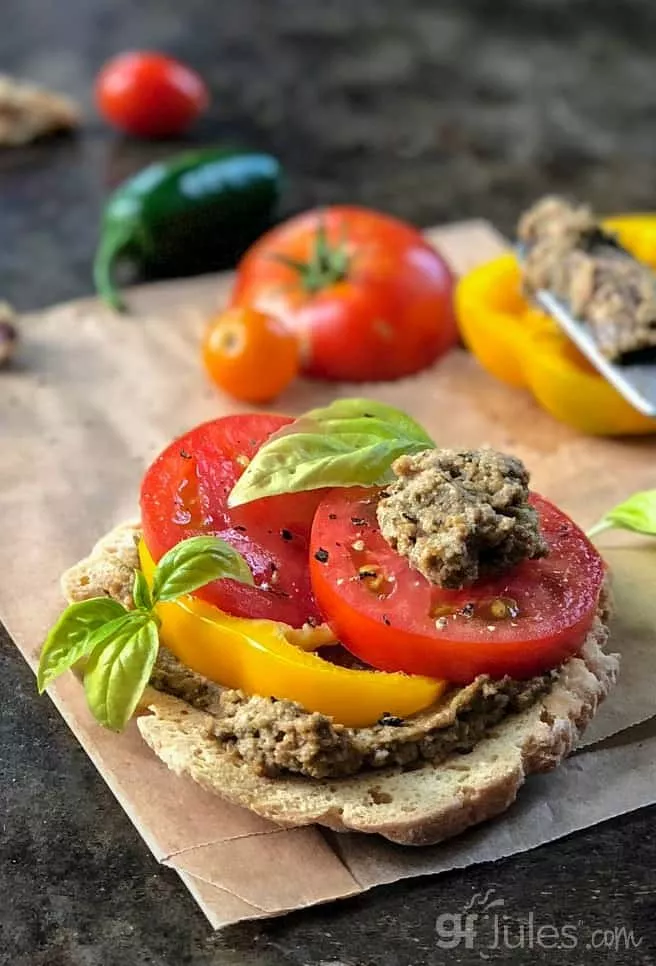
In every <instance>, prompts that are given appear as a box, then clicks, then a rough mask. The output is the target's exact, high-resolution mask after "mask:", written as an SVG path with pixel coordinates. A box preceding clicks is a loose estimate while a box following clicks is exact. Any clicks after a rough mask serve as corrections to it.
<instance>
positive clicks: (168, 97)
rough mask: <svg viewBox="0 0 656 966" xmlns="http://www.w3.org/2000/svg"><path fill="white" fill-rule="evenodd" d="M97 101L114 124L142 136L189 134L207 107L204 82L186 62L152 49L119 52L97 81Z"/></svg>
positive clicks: (106, 65) (207, 95)
mask: <svg viewBox="0 0 656 966" xmlns="http://www.w3.org/2000/svg"><path fill="white" fill-rule="evenodd" d="M96 102H97V105H98V109H99V110H100V113H101V114H102V115H103V116H104V117H105V118H106V120H108V121H109V122H110V123H111V124H114V125H115V126H116V127H117V128H119V129H120V130H122V131H125V132H127V133H128V134H133V135H135V136H137V137H170V136H173V135H176V134H181V133H182V132H183V131H186V130H187V128H188V127H189V126H190V125H191V123H192V122H193V121H195V120H196V118H197V117H198V116H199V115H200V114H201V113H202V112H203V111H204V110H205V109H206V107H207V105H208V103H209V94H208V91H207V87H206V86H205V83H204V81H203V80H202V78H201V77H200V76H199V75H198V74H197V73H196V71H194V70H192V69H191V68H190V67H187V66H186V65H185V64H182V63H180V62H179V61H177V60H174V59H173V58H172V57H166V56H165V55H164V54H157V53H150V52H148V51H134V52H130V53H126V54H119V56H118V57H114V58H112V60H110V61H108V62H107V63H106V64H105V66H104V67H103V68H102V70H101V71H100V74H99V75H98V78H97V80H96Z"/></svg>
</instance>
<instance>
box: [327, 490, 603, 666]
mask: <svg viewBox="0 0 656 966" xmlns="http://www.w3.org/2000/svg"><path fill="white" fill-rule="evenodd" d="M377 495H378V491H377V490H372V489H364V488H362V487H358V488H353V489H345V490H332V491H331V492H330V493H329V494H328V495H327V496H326V498H325V499H324V500H323V501H322V503H321V505H320V506H319V508H318V510H317V513H316V516H315V519H314V524H313V527H312V537H311V553H312V557H311V560H310V572H311V577H312V587H313V590H314V593H315V596H316V599H317V602H318V604H319V606H320V607H321V610H322V611H323V613H324V615H325V617H326V620H327V621H328V622H329V623H330V624H331V626H332V628H333V630H334V631H335V632H336V634H337V635H338V636H339V638H340V640H341V641H342V642H343V644H344V645H345V646H346V647H347V648H348V649H349V650H350V651H351V652H352V653H353V654H355V655H356V656H357V657H358V658H360V659H361V660H363V661H366V662H367V663H368V664H370V665H372V666H373V667H375V668H379V669H380V670H383V671H406V672H407V673H409V674H424V675H428V676H431V677H441V678H447V679H448V680H450V681H454V682H457V683H463V684H464V683H467V682H469V681H472V680H473V679H474V678H475V677H476V676H477V675H479V674H489V675H491V676H492V677H493V678H500V677H503V676H504V675H506V674H509V675H511V676H512V677H514V678H526V677H531V676H532V675H534V674H539V673H541V672H543V671H546V670H547V669H549V668H552V667H555V666H557V665H558V664H560V663H561V662H562V661H563V660H565V659H566V658H567V657H569V656H571V655H572V654H573V653H575V652H576V651H577V650H578V648H579V647H580V646H581V644H582V642H583V640H584V638H585V636H586V634H587V632H588V631H589V629H590V626H591V624H592V621H593V619H594V616H595V613H596V610H597V606H598V601H599V594H600V591H601V586H602V583H603V579H604V564H603V561H602V559H601V557H600V556H599V554H598V553H597V551H596V550H595V548H594V547H593V546H592V544H591V543H590V542H589V540H588V539H587V537H586V536H585V534H584V533H583V532H582V531H581V530H580V529H579V528H578V527H577V526H576V524H574V523H573V522H572V521H571V520H570V519H569V518H568V517H567V516H566V515H565V514H564V513H562V512H561V511H560V510H558V509H557V508H556V507H555V506H553V505H552V504H551V503H549V502H548V501H547V500H545V499H543V498H542V497H540V496H537V495H536V494H533V495H532V496H531V503H532V504H533V506H534V507H535V508H536V509H537V511H538V514H539V517H540V528H541V530H542V533H543V535H544V537H545V539H546V541H547V543H548V545H549V555H548V556H547V557H546V558H544V559H542V560H526V561H523V562H522V563H521V564H519V565H518V566H517V567H515V568H513V570H512V571H510V572H509V573H507V574H505V575H504V576H502V577H496V578H493V579H486V580H481V581H479V582H478V583H477V584H476V585H475V586H474V587H469V588H467V589H466V590H457V591H453V590H442V589H441V588H438V587H435V586H433V585H432V584H430V583H429V582H428V581H427V580H426V579H425V578H424V577H423V576H422V575H421V574H419V573H418V572H417V571H415V570H412V569H411V567H410V565H409V564H408V562H407V560H406V558H405V557H402V556H400V555H399V554H397V553H396V552H395V551H393V550H392V548H391V547H390V546H389V544H388V543H387V542H386V540H385V539H384V537H383V536H382V535H381V533H380V530H379V528H378V523H377V520H376V502H377Z"/></svg>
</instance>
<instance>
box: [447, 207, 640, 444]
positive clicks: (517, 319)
mask: <svg viewBox="0 0 656 966" xmlns="http://www.w3.org/2000/svg"><path fill="white" fill-rule="evenodd" d="M604 226H605V227H606V228H607V229H609V230H610V231H613V232H615V233H616V234H617V235H618V237H619V240H620V242H621V243H622V244H623V245H624V246H625V247H626V248H627V249H629V251H631V252H632V253H633V254H634V255H635V256H636V258H639V259H640V260H641V261H644V262H646V263H647V264H649V265H651V266H652V267H653V268H656V215H627V216H622V217H617V218H610V219H608V220H606V221H605V222H604ZM455 299H456V312H457V316H458V324H459V326H460V331H461V333H462V337H463V339H464V342H465V344H466V346H467V347H468V348H469V349H470V350H471V352H472V353H473V354H474V355H475V356H476V357H477V359H478V360H479V362H480V363H481V365H482V366H483V367H484V368H485V369H486V370H487V371H488V372H489V373H491V374H492V375H493V376H496V377H497V378H498V379H501V380H502V381H503V382H506V383H508V384H509V385H511V386H516V387H519V388H526V389H530V390H531V392H532V393H533V395H534V396H535V398H536V399H537V401H538V402H539V403H540V405H541V406H542V407H543V408H544V409H546V410H547V411H548V412H549V413H551V415H552V416H554V417H555V418H556V419H558V420H560V421H561V422H563V423H567V424H568V425H569V426H572V427H574V428H575V429H577V430H579V431H580V432H582V433H586V434H589V435H594V436H619V435H643V434H649V433H656V420H654V419H650V418H649V417H647V416H644V415H643V414H642V413H639V412H638V411H637V410H635V409H634V408H633V407H632V406H631V405H629V403H628V402H627V401H626V400H625V399H624V398H623V397H622V396H620V394H619V393H618V392H617V391H616V390H615V389H613V387H612V386H611V385H610V384H609V383H608V382H606V380H605V379H604V378H603V377H602V376H600V375H599V374H598V373H597V371H596V369H594V368H593V366H591V365H590V363H589V362H588V361H587V360H586V359H585V358H584V357H583V356H582V355H581V353H580V352H579V351H578V349H577V348H576V346H575V345H574V344H573V343H572V342H571V341H570V340H569V339H568V338H567V336H566V335H565V334H564V333H563V332H562V331H561V329H560V328H559V326H558V325H557V323H556V322H554V321H553V320H552V319H551V318H550V317H549V316H548V315H545V314H544V313H543V312H541V311H540V310H538V309H536V308H534V307H532V306H531V305H530V304H529V302H527V301H526V299H525V298H524V296H523V295H522V293H521V273H520V268H519V265H518V263H517V260H516V258H515V256H514V255H513V254H511V253H510V252H509V253H508V254H506V255H502V256H500V257H499V258H496V259H494V260H493V261H491V262H487V263H486V264H484V265H481V266H480V267H479V268H476V269H474V270H473V271H472V272H469V273H468V274H467V275H465V276H464V277H463V278H462V279H461V280H460V282H459V283H458V286H457V288H456V296H455Z"/></svg>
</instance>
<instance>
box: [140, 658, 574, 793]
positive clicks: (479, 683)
mask: <svg viewBox="0 0 656 966" xmlns="http://www.w3.org/2000/svg"><path fill="white" fill-rule="evenodd" d="M556 673H557V672H556V671H552V672H549V673H547V674H544V675H541V676H539V677H535V678H531V679H529V680H526V681H514V680H512V679H511V678H508V677H506V678H503V679H502V680H499V681H492V680H490V679H489V678H488V677H485V676H480V677H478V678H477V679H476V680H475V681H473V682H472V683H471V684H469V685H467V686H466V687H463V688H456V689H453V690H452V691H450V692H449V693H447V694H446V695H445V696H444V697H443V698H442V699H441V700H440V701H439V702H438V703H437V704H436V705H435V706H434V707H432V708H428V709H426V710H425V711H421V712H419V713H418V714H415V715H413V716H412V717H410V718H406V719H402V718H394V717H392V716H390V715H386V716H383V718H381V720H380V721H379V722H377V723H376V724H375V725H372V726H371V727H368V728H349V727H346V725H342V724H338V723H336V722H334V721H333V720H332V718H330V717H328V716H327V715H324V714H320V713H319V712H317V711H314V712H313V711H306V710H305V709H304V708H302V707H301V706H300V705H299V704H296V703H295V702H293V701H287V700H284V699H276V698H275V697H263V696H259V695H252V696H250V697H249V696H248V695H245V694H243V692H241V691H234V690H224V689H222V688H220V687H219V686H217V685H216V684H213V683H212V682H211V681H208V680H207V679H206V678H203V677H201V675H199V674H197V673H196V672H195V671H192V670H190V669H189V668H188V667H186V666H185V665H183V664H181V663H180V661H178V660H177V658H175V657H174V656H173V655H172V654H171V653H170V651H167V650H166V649H165V648H163V647H161V648H160V653H159V657H158V660H157V664H156V666H155V669H154V671H153V675H152V678H151V684H152V685H153V687H155V688H157V689H158V690H160V691H166V692H167V693H168V694H172V695H174V696H175V697H178V698H181V699H182V700H183V701H186V702H187V703H188V704H190V705H192V706H193V707H194V708H198V709H200V710H202V711H206V712H207V713H209V714H211V715H212V717H213V732H214V735H215V737H216V739H217V741H219V742H220V743H221V745H222V746H223V747H225V748H228V749H230V750H231V751H232V752H233V753H234V755H235V756H236V757H237V758H240V759H242V760H243V761H245V762H247V763H248V764H249V765H251V767H253V768H254V769H255V770H256V771H257V772H258V773H259V774H262V775H266V776H268V777H272V778H273V777H277V776H279V775H282V774H287V773H296V774H302V775H307V776H309V777H311V778H341V777H344V776H346V775H353V774H356V773H357V772H360V771H363V770H365V769H371V768H384V767H386V766H390V765H401V766H404V767H411V766H412V765H413V764H414V763H415V762H417V763H419V762H422V761H434V762H438V761H442V760H444V759H445V758H447V757H448V756H449V755H450V754H452V753H454V752H461V753H465V752H468V751H471V750H472V748H474V746H475V745H476V743H477V742H478V741H479V740H480V739H481V738H483V737H484V736H485V735H486V733H487V732H488V731H489V729H491V728H493V727H494V726H495V725H496V724H498V723H499V721H501V720H502V719H503V718H505V717H506V716H507V715H508V714H511V713H514V712H519V711H522V710H524V709H525V708H528V707H529V706H530V705H531V704H533V702H534V701H536V700H537V698H538V697H539V696H540V695H542V694H545V693H546V692H547V691H548V690H549V689H550V687H551V685H552V682H553V680H554V676H555V675H556Z"/></svg>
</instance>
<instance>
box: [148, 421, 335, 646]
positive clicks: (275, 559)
mask: <svg viewBox="0 0 656 966" xmlns="http://www.w3.org/2000/svg"><path fill="white" fill-rule="evenodd" d="M290 422H291V419H289V418H287V417H285V416H272V415H264V414H259V413H256V414H250V415H249V414H247V415H240V416H226V417H224V418H222V419H215V420H213V421H212V422H209V423H204V424H203V425H201V426H198V427H196V429H192V430H191V431H190V432H189V433H186V434H185V435H184V436H181V437H180V438H179V439H177V440H175V442H173V443H171V445H170V446H168V447H167V448H166V449H165V450H164V452H163V453H162V454H161V456H158V458H157V459H156V460H155V462H154V463H153V464H152V466H151V467H150V468H149V469H148V471H147V472H146V475H145V477H144V480H143V483H142V486H141V519H142V524H143V533H144V540H145V542H146V546H147V547H148V550H149V551H150V553H151V555H152V557H153V558H154V559H155V560H159V558H160V557H161V556H162V555H163V554H164V553H166V551H167V550H170V549H171V547H173V546H175V545H176V544H177V543H179V542H180V541H181V540H186V539H187V538H188V537H193V536H198V535H201V534H202V535H207V534H214V535H215V536H218V537H221V538H222V539H223V540H226V541H227V542H228V543H229V544H231V546H233V547H235V549H236V550H238V551H239V552H240V553H241V554H243V556H244V557H245V558H246V560H247V561H248V564H249V566H250V568H251V570H252V572H253V576H254V579H255V587H248V586H246V585H245V584H241V583H239V582H238V581H234V580H217V581H214V582H213V583H211V584H208V585H207V586H206V587H203V588H202V589H201V590H199V591H197V592H196V596H198V597H201V598H202V599H203V600H207V601H208V602H209V603H211V604H214V605H216V606H217V607H220V608H221V610H224V611H226V612H227V613H229V614H234V615H235V616H237V617H252V618H266V619H268V620H274V621H284V622H285V623H287V624H291V625H292V626H293V627H301V626H302V625H303V624H304V623H306V622H308V621H309V622H313V621H314V622H317V623H321V621H322V617H321V614H320V612H319V610H318V609H317V606H316V604H315V601H314V598H313V595H312V590H311V587H310V576H309V570H308V548H309V538H310V528H311V524H312V517H313V515H314V512H315V509H316V506H317V504H318V502H319V501H320V499H321V498H322V496H323V493H322V492H321V491H318V490H315V491H314V492H309V493H300V494H294V495H293V496H292V495H290V496H276V497H269V498H267V499H264V500H257V501H255V502H254V503H249V504H247V505H246V506H243V507H237V508H236V509H234V510H233V509H228V507H227V499H228V495H229V493H230V491H231V489H232V487H233V486H234V484H235V482H236V481H237V480H238V479H239V477H240V476H241V474H242V473H243V472H244V468H245V466H247V465H248V462H249V460H250V459H251V458H252V457H253V456H254V455H255V453H256V452H257V450H258V449H259V448H260V446H261V445H262V443H263V442H264V441H265V440H266V439H268V438H269V436H270V435H271V434H272V433H274V432H275V431H276V430H278V429H280V427H281V426H284V425H286V424H287V423H290Z"/></svg>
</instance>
